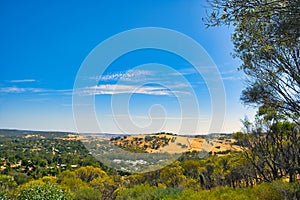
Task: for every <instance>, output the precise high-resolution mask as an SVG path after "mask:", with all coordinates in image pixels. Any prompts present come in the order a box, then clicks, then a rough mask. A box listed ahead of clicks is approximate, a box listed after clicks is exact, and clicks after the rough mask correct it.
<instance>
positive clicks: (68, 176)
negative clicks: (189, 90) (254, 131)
mask: <svg viewBox="0 0 300 200" xmlns="http://www.w3.org/2000/svg"><path fill="white" fill-rule="evenodd" d="M224 160H226V159H225V158H222V159H221V160H219V159H216V160H214V159H213V160H212V159H209V160H206V161H203V163H202V162H198V161H185V162H183V163H179V162H176V163H174V164H173V165H172V166H168V167H166V168H164V169H162V170H160V171H154V172H149V173H145V174H134V175H126V176H120V175H108V174H107V173H106V172H105V171H103V170H102V169H100V168H96V167H92V166H87V167H81V168H79V169H77V170H75V171H70V170H66V171H64V172H62V173H60V174H59V175H58V176H56V177H54V176H45V177H43V178H41V179H38V180H33V181H29V182H27V183H24V184H21V185H18V184H17V183H16V182H15V180H14V178H13V177H12V176H9V175H0V188H1V192H0V199H3V200H5V199H49V200H50V199H89V200H93V199H95V200H97V199H99V200H100V199H107V200H110V199H119V200H121V199H124V200H125V199H141V200H142V199H151V200H152V199H154V200H155V199H157V200H158V199H275V200H276V199H278V200H279V199H280V200H281V199H299V197H300V191H299V188H300V181H295V182H293V183H289V182H287V181H283V180H277V181H273V182H271V183H262V184H259V185H253V186H252V187H241V186H242V185H244V184H245V183H242V182H240V183H239V185H240V187H236V188H233V187H228V186H227V185H230V183H229V182H230V181H229V180H231V178H230V176H232V175H233V174H231V175H230V172H229V171H230V169H227V171H226V170H224V169H225V168H224V165H223V166H221V164H224ZM232 161H233V160H232ZM207 163H211V164H210V165H207ZM232 166H233V163H228V168H230V167H232ZM199 174H200V175H199ZM201 174H203V176H204V177H205V176H206V177H207V180H201V179H202V178H201V177H202V176H201ZM203 179H205V178H203ZM241 180H243V179H241ZM245 180H246V179H244V181H245ZM205 181H206V182H205ZM227 181H229V182H227ZM213 186H215V187H213ZM208 187H209V188H211V189H210V190H208V189H207V188H208ZM212 187H213V188H212Z"/></svg>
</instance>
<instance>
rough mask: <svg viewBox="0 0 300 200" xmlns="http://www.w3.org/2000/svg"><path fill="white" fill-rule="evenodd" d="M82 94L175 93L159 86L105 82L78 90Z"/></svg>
mask: <svg viewBox="0 0 300 200" xmlns="http://www.w3.org/2000/svg"><path fill="white" fill-rule="evenodd" d="M78 92H79V94H81V95H103V94H110V95H114V94H149V95H167V96H171V95H173V93H172V91H169V90H167V89H166V88H164V87H159V86H143V87H137V86H135V85H115V84H105V85H97V86H92V87H88V88H84V89H80V90H78Z"/></svg>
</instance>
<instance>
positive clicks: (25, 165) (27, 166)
mask: <svg viewBox="0 0 300 200" xmlns="http://www.w3.org/2000/svg"><path fill="white" fill-rule="evenodd" d="M52 135H53V133H52V134H51V135H50V136H52ZM0 151H1V155H0V167H1V170H0V174H7V175H11V176H14V178H15V180H16V181H17V183H19V184H20V183H24V182H26V181H27V180H30V179H38V178H41V177H43V176H47V175H52V176H55V175H57V174H59V173H60V172H61V171H63V170H66V169H71V168H72V167H80V166H87V165H94V166H99V162H98V161H97V160H96V159H95V158H94V157H93V156H92V155H89V154H88V151H87V149H86V148H85V146H84V145H83V144H82V143H81V142H80V141H75V140H62V139H53V138H48V139H43V138H40V137H37V138H30V139H27V138H22V137H20V135H9V136H6V137H1V138H0Z"/></svg>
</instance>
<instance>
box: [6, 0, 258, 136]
mask: <svg viewBox="0 0 300 200" xmlns="http://www.w3.org/2000/svg"><path fill="white" fill-rule="evenodd" d="M204 16H205V4H204V1H196V0H189V1H186V0H161V1H145V0H131V1H116V0H110V1H108V0H107V1H72V3H71V1H55V2H53V1H1V3H0V27H1V32H0V36H1V37H0V44H1V45H0V58H1V63H0V66H1V73H0V128H17V129H31V130H62V131H76V124H75V123H74V120H73V112H72V92H73V86H74V82H75V79H76V75H77V73H78V70H79V68H80V66H81V64H82V62H83V61H84V60H85V58H86V57H87V56H88V54H89V53H90V52H91V51H92V50H93V49H94V48H95V47H96V46H97V45H98V44H99V43H100V42H102V41H104V40H105V39H107V38H109V37H111V36H113V35H115V34H118V33H120V32H123V31H126V30H129V29H135V28H142V27H162V28H167V29H172V30H175V31H178V32H181V33H183V34H185V35H187V36H189V37H191V38H192V39H194V40H195V41H197V42H198V43H199V44H200V45H201V46H202V47H203V48H204V49H205V50H206V51H207V53H208V54H209V55H210V57H211V59H212V60H213V61H214V63H215V64H216V66H217V67H218V70H219V71H220V74H221V77H222V81H223V83H224V87H225V93H226V117H225V121H224V125H223V128H222V129H221V130H220V131H221V132H233V131H238V130H240V129H241V123H240V121H239V120H240V119H241V118H244V116H245V115H248V116H250V118H251V116H253V113H254V110H253V109H250V108H246V107H244V106H243V105H242V104H241V102H240V100H239V97H240V93H241V90H242V88H243V87H244V85H243V79H244V77H243V73H242V72H238V71H237V70H236V69H237V68H238V66H239V61H238V60H236V59H233V58H232V56H231V55H230V53H232V51H233V46H232V43H231V41H230V33H231V31H232V30H231V29H230V28H228V27H218V28H210V29H206V28H205V25H204V23H203V22H202V17H204ZM99 59H101V58H99ZM147 63H160V64H162V65H166V66H169V68H170V69H171V70H174V71H176V72H177V73H179V74H180V75H182V76H183V77H184V78H185V79H186V80H187V82H188V83H189V84H191V86H192V89H193V91H194V92H195V95H196V99H197V101H198V104H199V108H197V109H199V111H200V117H199V126H197V128H196V129H197V130H196V131H195V132H193V133H206V132H209V130H210V129H209V128H208V127H209V120H210V118H211V117H212V112H211V98H210V94H209V92H208V88H207V85H206V84H203V83H205V82H204V81H203V78H202V77H201V75H199V74H197V73H195V70H193V66H191V65H190V64H189V63H188V62H186V61H185V60H184V59H182V58H180V57H178V56H176V55H173V54H171V53H168V52H164V51H159V50H154V49H146V50H141V51H135V52H130V53H128V54H126V55H123V56H121V57H120V58H118V59H117V60H115V61H114V62H113V63H112V64H111V66H109V67H108V68H107V69H106V71H105V74H104V75H103V76H102V77H101V78H100V77H98V74H95V76H94V77H90V78H95V79H97V81H99V82H98V85H96V86H95V88H96V92H97V94H96V96H95V112H96V115H97V117H98V121H99V123H101V132H113V133H120V132H131V133H147V132H151V131H172V132H175V133H176V132H177V131H178V124H179V121H180V120H181V117H182V116H181V113H180V112H181V111H182V109H181V108H180V102H178V99H177V98H176V96H174V95H171V92H172V91H170V90H168V89H166V88H164V87H163V86H162V85H160V84H155V83H153V82H155V81H156V83H157V82H158V83H162V82H164V81H166V80H168V81H169V82H172V81H174V85H175V82H176V81H177V79H176V78H172V77H171V76H170V73H173V72H171V71H161V68H159V66H156V65H153V66H152V67H151V66H150V65H146V66H142V67H139V66H141V65H143V64H147ZM155 66H156V68H155ZM120 80H121V83H118V81H120ZM133 81H135V83H136V82H139V84H142V86H141V87H140V88H139V90H138V91H135V92H133V93H132V94H131V98H130V101H129V102H128V103H127V106H128V110H127V113H124V112H123V111H122V110H120V109H122V108H120V109H119V110H118V109H117V111H114V112H115V113H112V107H111V105H112V99H113V98H121V97H122V95H124V94H126V93H129V90H130V89H131V87H132V85H130V84H131V83H132V82H133ZM143 81H144V82H143ZM118 84H119V85H118ZM116 85H118V87H117V88H116ZM178 88H180V87H179V86H178ZM178 91H181V92H182V93H184V92H185V89H184V87H181V88H180V89H178ZM125 107H126V106H125ZM162 107H163V109H162ZM151 108H154V109H152V110H151ZM156 108H158V109H157V112H156V111H155V109H156ZM113 109H115V108H113ZM163 110H164V113H161V111H163ZM151 112H153V113H154V115H155V116H154V118H153V119H152V122H153V123H158V125H157V126H154V127H147V125H149V124H151V120H150V119H149V115H151ZM153 113H152V114H153ZM124 119H125V121H126V120H127V119H131V120H133V121H134V124H135V125H136V126H135V127H126V123H125V125H123V126H124V127H120V124H118V123H116V122H117V121H118V120H121V121H122V120H124ZM85 120H86V130H85V131H87V132H89V131H93V132H95V131H97V130H94V129H89V127H91V126H92V125H91V126H90V124H89V120H88V118H87V119H85ZM212 126H213V124H212ZM136 127H138V128H136ZM135 128H136V129H135ZM186 132H189V131H188V130H187V131H186Z"/></svg>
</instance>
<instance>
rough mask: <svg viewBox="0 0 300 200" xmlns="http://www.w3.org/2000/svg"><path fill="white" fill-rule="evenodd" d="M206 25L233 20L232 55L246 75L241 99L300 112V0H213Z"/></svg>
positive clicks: (294, 113) (294, 114) (288, 112)
mask: <svg viewBox="0 0 300 200" xmlns="http://www.w3.org/2000/svg"><path fill="white" fill-rule="evenodd" d="M210 5H211V7H212V9H211V12H209V14H208V17H207V18H206V19H205V21H206V23H207V25H208V26H219V25H231V26H233V27H234V32H233V34H232V41H233V43H234V51H235V53H234V56H236V57H238V58H240V59H241V60H242V65H241V66H240V69H242V70H243V71H244V72H245V74H246V75H248V78H249V79H248V82H247V83H248V84H247V87H246V88H245V89H244V90H243V93H242V96H241V99H242V100H243V101H244V102H245V103H246V104H254V105H268V106H269V107H273V108H276V109H277V110H279V111H281V112H282V113H284V114H285V115H287V116H288V117H291V118H292V119H295V120H296V121H297V120H298V119H299V116H300V57H299V56H300V39H299V37H300V1H299V0H250V1H247V0H212V1H210Z"/></svg>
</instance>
